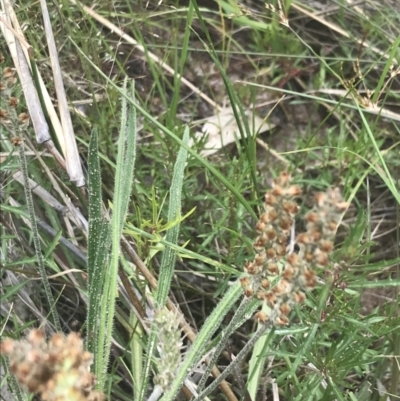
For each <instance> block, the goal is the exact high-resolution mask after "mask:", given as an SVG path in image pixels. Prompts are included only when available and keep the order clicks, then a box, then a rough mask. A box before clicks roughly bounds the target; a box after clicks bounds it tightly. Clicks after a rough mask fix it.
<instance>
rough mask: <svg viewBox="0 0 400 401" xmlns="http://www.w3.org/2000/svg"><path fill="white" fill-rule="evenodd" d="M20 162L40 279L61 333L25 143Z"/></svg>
mask: <svg viewBox="0 0 400 401" xmlns="http://www.w3.org/2000/svg"><path fill="white" fill-rule="evenodd" d="M18 152H19V153H18V155H19V162H20V164H21V170H22V176H23V178H24V191H25V199H26V205H27V208H28V213H29V221H30V222H31V228H32V237H33V246H34V248H35V253H36V257H37V263H38V267H39V273H40V277H41V279H42V282H43V287H44V292H45V294H46V298H47V302H48V304H49V308H50V312H51V315H52V317H53V323H54V327H55V329H56V331H61V323H60V319H59V317H58V313H57V310H56V305H55V301H54V297H53V294H52V292H51V287H50V283H49V280H48V278H47V273H46V268H45V266H44V258H43V254H42V248H41V246H40V239H39V231H38V228H37V224H36V216H35V209H34V208H33V198H32V192H31V188H30V186H29V176H28V166H27V162H26V157H25V152H24V142H23V141H22V143H21V144H20V146H19V147H18Z"/></svg>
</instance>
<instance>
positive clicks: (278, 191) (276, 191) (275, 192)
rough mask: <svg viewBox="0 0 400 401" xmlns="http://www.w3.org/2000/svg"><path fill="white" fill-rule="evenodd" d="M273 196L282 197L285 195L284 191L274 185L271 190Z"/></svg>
mask: <svg viewBox="0 0 400 401" xmlns="http://www.w3.org/2000/svg"><path fill="white" fill-rule="evenodd" d="M271 194H272V195H273V196H276V197H280V196H282V195H283V194H284V189H283V188H282V187H281V186H279V185H274V187H273V188H272V190H271Z"/></svg>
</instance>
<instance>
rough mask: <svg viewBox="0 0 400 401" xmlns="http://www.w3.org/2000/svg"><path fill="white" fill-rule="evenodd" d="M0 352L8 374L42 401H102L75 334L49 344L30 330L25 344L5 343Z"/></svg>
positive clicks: (89, 357)
mask: <svg viewBox="0 0 400 401" xmlns="http://www.w3.org/2000/svg"><path fill="white" fill-rule="evenodd" d="M1 352H2V353H3V354H4V355H6V356H8V358H9V361H10V370H11V372H12V373H13V374H14V375H15V377H16V378H17V380H18V381H19V383H20V384H21V385H22V386H23V387H24V388H26V389H27V390H28V391H29V392H31V393H34V394H40V396H41V398H42V399H43V400H46V401H69V400H74V401H92V400H96V401H102V400H104V399H105V398H104V395H103V394H101V393H99V392H97V391H94V390H93V386H94V384H95V379H94V376H93V374H92V373H90V370H89V367H90V365H91V364H92V355H91V354H90V353H89V352H87V351H85V350H84V349H83V341H82V339H81V338H80V337H79V335H78V334H76V333H71V334H69V335H68V336H66V337H65V336H64V335H63V334H61V333H57V334H55V335H54V336H53V337H52V338H51V339H50V341H49V342H47V341H46V339H45V336H44V333H43V332H42V331H41V330H32V331H31V332H30V333H29V335H28V337H27V339H26V340H21V341H14V340H12V339H9V338H8V339H6V340H4V341H3V342H2V343H1Z"/></svg>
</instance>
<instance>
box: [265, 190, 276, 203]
mask: <svg viewBox="0 0 400 401" xmlns="http://www.w3.org/2000/svg"><path fill="white" fill-rule="evenodd" d="M265 203H266V205H269V206H273V205H275V204H276V203H277V199H276V196H275V195H272V194H271V193H270V192H267V193H266V194H265Z"/></svg>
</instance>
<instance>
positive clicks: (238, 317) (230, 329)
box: [197, 298, 259, 392]
mask: <svg viewBox="0 0 400 401" xmlns="http://www.w3.org/2000/svg"><path fill="white" fill-rule="evenodd" d="M251 301H252V300H251V299H250V298H243V299H242V301H241V303H240V305H239V307H238V308H237V310H236V311H235V314H234V315H233V317H232V320H231V321H230V322H229V324H228V326H227V327H225V328H224V330H223V333H222V336H221V338H220V339H219V341H218V344H217V346H216V347H215V349H214V351H213V355H212V357H211V359H210V360H209V361H208V363H207V367H206V369H205V371H204V373H203V376H202V378H201V379H200V381H199V383H198V384H197V391H198V392H201V391H202V390H203V388H204V386H205V384H206V381H207V379H208V378H209V377H210V374H211V370H212V368H213V366H214V365H215V364H216V363H217V360H218V358H219V356H220V355H221V353H222V351H223V350H224V348H225V346H226V342H227V341H228V339H229V337H230V336H231V335H232V334H233V333H234V332H235V330H236V329H237V327H238V323H239V322H241V321H242V319H243V315H244V313H245V312H247V310H246V308H247V306H248V305H249V304H250V302H251ZM258 304H259V302H256V303H255V305H254V307H255V308H257V307H258V306H259V305H258Z"/></svg>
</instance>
